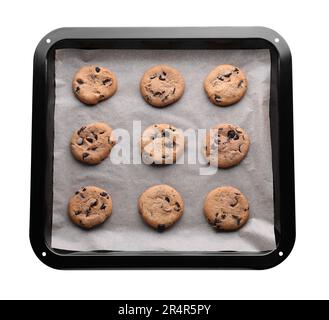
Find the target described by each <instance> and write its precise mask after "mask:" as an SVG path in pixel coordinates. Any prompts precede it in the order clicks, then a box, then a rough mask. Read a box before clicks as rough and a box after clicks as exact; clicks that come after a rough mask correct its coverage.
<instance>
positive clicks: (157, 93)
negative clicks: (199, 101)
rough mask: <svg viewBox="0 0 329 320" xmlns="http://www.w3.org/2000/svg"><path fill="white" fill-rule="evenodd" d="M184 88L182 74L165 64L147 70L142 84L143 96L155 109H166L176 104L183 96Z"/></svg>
mask: <svg viewBox="0 0 329 320" xmlns="http://www.w3.org/2000/svg"><path fill="white" fill-rule="evenodd" d="M184 87H185V83H184V78H183V76H182V75H181V74H180V72H179V71H178V70H176V69H174V68H172V67H169V66H167V65H164V64H162V65H157V66H155V67H152V68H150V69H149V70H147V71H146V72H145V73H144V75H143V77H142V79H141V82H140V90H141V94H142V96H143V97H144V99H145V101H146V102H147V103H149V104H150V105H152V106H154V107H165V106H168V105H170V104H172V103H174V102H176V101H177V100H178V99H180V97H181V96H182V95H183V93H184Z"/></svg>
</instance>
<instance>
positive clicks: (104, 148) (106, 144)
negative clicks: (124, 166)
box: [71, 122, 115, 165]
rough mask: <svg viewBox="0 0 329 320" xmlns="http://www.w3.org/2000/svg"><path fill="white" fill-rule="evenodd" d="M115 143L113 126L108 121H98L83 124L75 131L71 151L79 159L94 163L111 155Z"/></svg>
mask: <svg viewBox="0 0 329 320" xmlns="http://www.w3.org/2000/svg"><path fill="white" fill-rule="evenodd" d="M114 144H115V139H114V136H113V134H112V128H111V127H109V126H108V125H107V124H106V123H102V122H96V123H91V124H88V125H85V126H82V127H81V128H80V129H78V130H76V131H75V132H74V133H73V135H72V138H71V152H72V154H73V156H74V158H75V159H77V160H78V161H80V162H83V163H86V164H90V165H94V164H98V163H100V162H101V161H103V160H104V159H105V158H106V157H107V156H108V155H109V153H110V151H111V149H112V147H113V145H114Z"/></svg>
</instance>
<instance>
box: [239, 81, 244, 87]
mask: <svg viewBox="0 0 329 320" xmlns="http://www.w3.org/2000/svg"><path fill="white" fill-rule="evenodd" d="M242 83H243V80H240V82H239V84H238V88H240V87H241V86H242Z"/></svg>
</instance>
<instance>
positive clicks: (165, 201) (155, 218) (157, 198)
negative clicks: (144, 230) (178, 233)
mask: <svg viewBox="0 0 329 320" xmlns="http://www.w3.org/2000/svg"><path fill="white" fill-rule="evenodd" d="M138 209H139V213H140V215H141V216H142V218H143V219H144V221H145V222H146V223H147V224H148V225H149V226H151V227H152V228H154V229H157V230H158V231H163V230H165V229H167V228H169V227H170V226H171V225H173V224H174V223H175V222H176V221H177V220H179V218H180V217H181V216H182V214H183V211H184V201H183V199H182V197H181V195H180V194H179V193H178V192H177V191H176V190H175V189H174V188H172V187H170V186H168V185H165V184H159V185H156V186H153V187H150V188H148V189H146V190H145V191H144V192H143V193H142V195H141V196H140V198H139V201H138Z"/></svg>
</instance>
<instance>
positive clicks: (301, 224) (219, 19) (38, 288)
mask: <svg viewBox="0 0 329 320" xmlns="http://www.w3.org/2000/svg"><path fill="white" fill-rule="evenodd" d="M326 2H327V1H312V2H311V1H286V0H285V1H281V0H275V1H271V2H270V1H262V0H259V1H255V0H248V1H245V0H234V1H219V0H216V1H206V0H203V1H196V2H193V1H183V0H182V1H178V0H173V1H172V0H166V1H142V0H138V1H136V0H135V1H134V0H132V1H124V0H119V1H116V0H115V1H110V0H105V1H85V0H80V1H78V2H77V1H67V0H66V1H60V0H57V1H49V0H42V1H40V0H38V1H36V0H35V1H23V0H22V1H14V0H11V1H1V3H0V12H1V18H0V35H1V37H0V40H1V50H0V63H1V66H0V70H1V74H0V119H1V126H0V140H1V151H0V152H1V156H0V170H1V175H0V181H1V184H0V188H1V190H0V191H1V192H0V197H1V207H0V214H1V218H0V298H3V299H14V298H30V299H34V298H61V299H66V298H70V299H80V298H82V299H83V298H85V299H90V298H92V299H93V298H95V299H103V298H104V299H134V298H135V299H138V298H139V299H183V298H184V299H259V298H264V299H267V298H275V299H278V298H282V299H286V298H329V292H328V291H329V289H328V288H329V273H328V270H329V252H328V251H329V250H328V243H329V232H328V230H329V229H328V227H329V208H328V205H327V199H328V191H329V188H328V185H327V180H328V178H329V177H328V155H329V153H328V149H329V145H328V139H327V135H328V121H329V111H328V110H329V104H328V97H327V95H328V93H329V78H328V59H329V55H328V49H329V45H328V43H329V41H328V33H327V30H328V29H329V26H328V16H327V13H328V9H327V8H325V4H326ZM234 25H236V26H255V25H258V26H267V27H270V28H272V29H275V30H276V31H277V32H279V33H280V34H281V35H282V36H283V37H284V38H285V39H286V41H287V42H288V44H289V45H290V49H291V51H292V56H293V69H294V74H293V77H294V117H295V118H294V121H295V171H296V206H297V241H296V244H295V248H294V250H293V252H292V253H291V255H290V256H289V257H288V259H287V260H286V261H284V262H283V263H282V264H281V265H279V266H277V267H276V268H273V269H270V270H266V271H248V270H239V271H234V270H230V271H223V270H220V271H201V270H198V271H186V270H184V271H175V270H171V271H58V270H53V269H50V268H49V267H47V266H45V265H43V264H42V263H41V262H40V261H39V260H38V259H37V258H36V256H35V255H34V253H33V252H32V249H31V247H30V243H29V237H28V226H29V196H30V195H29V189H30V187H29V184H30V144H31V109H32V107H31V105H32V67H33V65H32V61H33V53H34V49H35V47H36V45H37V43H38V41H39V40H40V39H41V38H42V37H43V36H44V35H45V34H46V33H48V32H49V31H51V30H53V29H55V28H59V27H63V26H88V27H91V26H103V27H104V26H234Z"/></svg>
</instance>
